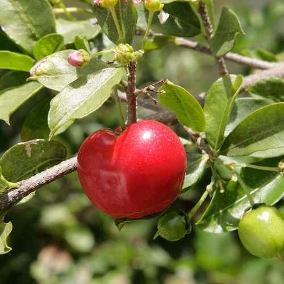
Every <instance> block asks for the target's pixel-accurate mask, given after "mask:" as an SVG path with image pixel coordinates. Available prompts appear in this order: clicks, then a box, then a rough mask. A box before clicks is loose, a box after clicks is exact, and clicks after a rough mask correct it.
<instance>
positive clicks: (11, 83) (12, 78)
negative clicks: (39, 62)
mask: <svg viewBox="0 0 284 284" xmlns="http://www.w3.org/2000/svg"><path fill="white" fill-rule="evenodd" d="M27 78H28V73H26V72H22V71H8V72H6V73H5V74H4V75H2V76H1V77H0V91H2V90H4V89H8V88H11V87H16V86H19V85H22V84H25V83H26V82H27Z"/></svg>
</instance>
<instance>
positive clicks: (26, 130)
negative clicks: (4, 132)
mask: <svg viewBox="0 0 284 284" xmlns="http://www.w3.org/2000/svg"><path fill="white" fill-rule="evenodd" d="M49 103H50V97H46V98H43V99H42V100H41V101H40V102H39V103H37V104H36V105H35V106H34V107H33V108H32V109H31V110H30V111H29V113H27V115H26V117H25V120H24V123H23V126H22V129H21V140H22V141H29V140H33V139H40V138H41V139H46V138H48V135H49V128H48V124H47V115H48V111H49Z"/></svg>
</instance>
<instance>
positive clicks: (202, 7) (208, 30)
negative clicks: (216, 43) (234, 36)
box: [198, 1, 229, 77]
mask: <svg viewBox="0 0 284 284" xmlns="http://www.w3.org/2000/svg"><path fill="white" fill-rule="evenodd" d="M198 10H199V14H200V16H201V19H202V22H203V25H204V29H205V37H206V39H207V41H208V42H210V40H211V38H212V37H213V26H212V24H211V21H210V18H209V14H208V9H207V5H206V4H205V3H204V2H203V1H199V9H198ZM215 60H216V62H217V65H218V69H219V74H220V76H222V77H223V76H225V75H228V74H229V72H228V68H227V66H226V63H225V59H224V58H223V57H222V56H221V57H217V56H215Z"/></svg>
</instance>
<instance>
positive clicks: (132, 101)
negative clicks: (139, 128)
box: [126, 61, 137, 125]
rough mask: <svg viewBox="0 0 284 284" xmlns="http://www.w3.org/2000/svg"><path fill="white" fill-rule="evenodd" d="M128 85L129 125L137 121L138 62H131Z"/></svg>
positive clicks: (128, 67)
mask: <svg viewBox="0 0 284 284" xmlns="http://www.w3.org/2000/svg"><path fill="white" fill-rule="evenodd" d="M127 69H128V85H127V88H126V96H127V104H128V112H127V115H128V119H127V124H128V125H130V124H131V123H135V122H136V121H137V111H136V108H137V99H136V93H135V91H136V62H135V61H131V62H130V63H129V64H128V66H127Z"/></svg>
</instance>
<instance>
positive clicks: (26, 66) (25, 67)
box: [0, 50, 34, 72]
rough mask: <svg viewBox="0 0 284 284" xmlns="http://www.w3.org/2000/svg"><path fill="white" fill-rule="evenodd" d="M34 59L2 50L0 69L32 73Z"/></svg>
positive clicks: (0, 51)
mask: <svg viewBox="0 0 284 284" xmlns="http://www.w3.org/2000/svg"><path fill="white" fill-rule="evenodd" d="M33 64H34V59H33V58H31V57H30V56H28V55H24V54H20V53H16V52H11V51H6V50H0V69H10V70H18V71H27V72H28V71H30V69H31V68H32V66H33Z"/></svg>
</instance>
